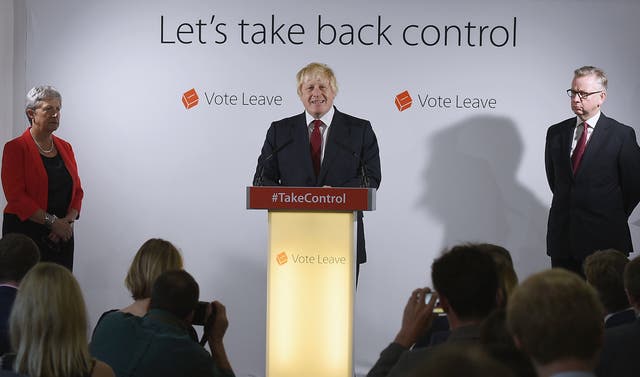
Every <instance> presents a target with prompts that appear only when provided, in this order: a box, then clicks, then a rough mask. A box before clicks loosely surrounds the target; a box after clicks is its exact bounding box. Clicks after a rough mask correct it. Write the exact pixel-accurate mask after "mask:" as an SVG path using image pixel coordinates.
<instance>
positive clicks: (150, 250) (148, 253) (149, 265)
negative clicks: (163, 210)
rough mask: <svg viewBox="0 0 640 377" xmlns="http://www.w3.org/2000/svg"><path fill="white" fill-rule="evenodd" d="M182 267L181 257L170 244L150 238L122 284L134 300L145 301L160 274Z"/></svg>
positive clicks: (134, 260) (139, 251) (137, 254)
mask: <svg viewBox="0 0 640 377" xmlns="http://www.w3.org/2000/svg"><path fill="white" fill-rule="evenodd" d="M182 267H183V263H182V255H180V251H178V249H177V248H176V247H175V246H173V244H172V243H171V242H169V241H165V240H163V239H159V238H151V239H149V240H147V241H146V242H145V243H144V244H142V246H140V249H139V250H138V252H137V253H136V256H135V257H134V258H133V262H131V267H129V272H128V273H127V277H126V278H125V280H124V282H125V285H126V286H127V289H129V292H131V297H133V299H134V300H142V299H146V298H149V297H151V287H153V282H154V281H155V280H156V278H157V277H158V276H160V274H162V273H163V272H165V271H169V270H181V269H182Z"/></svg>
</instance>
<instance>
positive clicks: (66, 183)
mask: <svg viewBox="0 0 640 377" xmlns="http://www.w3.org/2000/svg"><path fill="white" fill-rule="evenodd" d="M40 156H41V157H42V162H43V163H44V168H45V170H46V171H47V176H48V177H49V198H48V201H47V203H48V204H47V212H49V213H52V214H54V215H56V216H58V217H65V216H66V215H67V209H68V208H69V203H70V202H71V191H72V190H73V181H72V180H71V175H70V174H69V172H68V171H67V167H66V166H64V161H62V157H60V153H58V154H57V155H55V156H54V157H45V156H42V155H40Z"/></svg>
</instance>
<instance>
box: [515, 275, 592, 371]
mask: <svg viewBox="0 0 640 377" xmlns="http://www.w3.org/2000/svg"><path fill="white" fill-rule="evenodd" d="M603 316H604V307H603V306H602V303H601V302H600V299H599V298H598V293H597V292H596V290H595V289H594V288H593V287H591V286H590V285H589V284H587V283H586V282H585V281H584V280H582V279H581V278H580V276H578V275H577V274H575V273H572V272H569V271H566V270H564V269H561V268H554V269H551V270H547V271H543V272H539V273H537V274H534V275H531V276H530V277H529V278H527V279H526V280H525V281H524V282H522V284H520V285H518V287H517V288H516V289H515V291H514V292H513V294H512V295H511V297H510V298H509V302H508V304H507V326H508V328H509V331H510V332H511V334H512V335H513V338H514V342H515V343H516V345H517V346H518V347H519V348H520V349H522V350H523V351H524V352H525V353H526V354H527V355H529V357H530V358H531V360H532V361H533V364H534V366H535V368H536V371H537V372H538V376H540V377H550V376H558V377H559V376H560V375H562V376H569V375H572V376H573V375H576V376H577V375H580V376H584V377H589V376H595V374H594V373H593V371H594V368H595V365H596V362H597V360H598V354H599V352H600V350H601V348H602V339H603V335H604V321H603V320H602V317H603ZM571 373H575V374H571Z"/></svg>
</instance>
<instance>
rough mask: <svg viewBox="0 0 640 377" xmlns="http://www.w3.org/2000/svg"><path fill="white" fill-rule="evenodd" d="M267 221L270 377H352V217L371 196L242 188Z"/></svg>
mask: <svg viewBox="0 0 640 377" xmlns="http://www.w3.org/2000/svg"><path fill="white" fill-rule="evenodd" d="M247 208H248V209H266V210H268V219H269V241H268V244H269V247H268V249H269V259H268V277H267V347H266V360H267V365H266V375H267V377H300V376H305V377H326V376H332V377H353V305H354V295H355V263H356V258H355V239H356V238H355V230H356V211H372V210H374V209H375V189H369V188H346V187H285V186H262V187H247Z"/></svg>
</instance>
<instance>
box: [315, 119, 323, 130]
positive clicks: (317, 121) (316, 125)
mask: <svg viewBox="0 0 640 377" xmlns="http://www.w3.org/2000/svg"><path fill="white" fill-rule="evenodd" d="M320 127H322V121H321V120H320V119H314V121H313V128H320Z"/></svg>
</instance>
